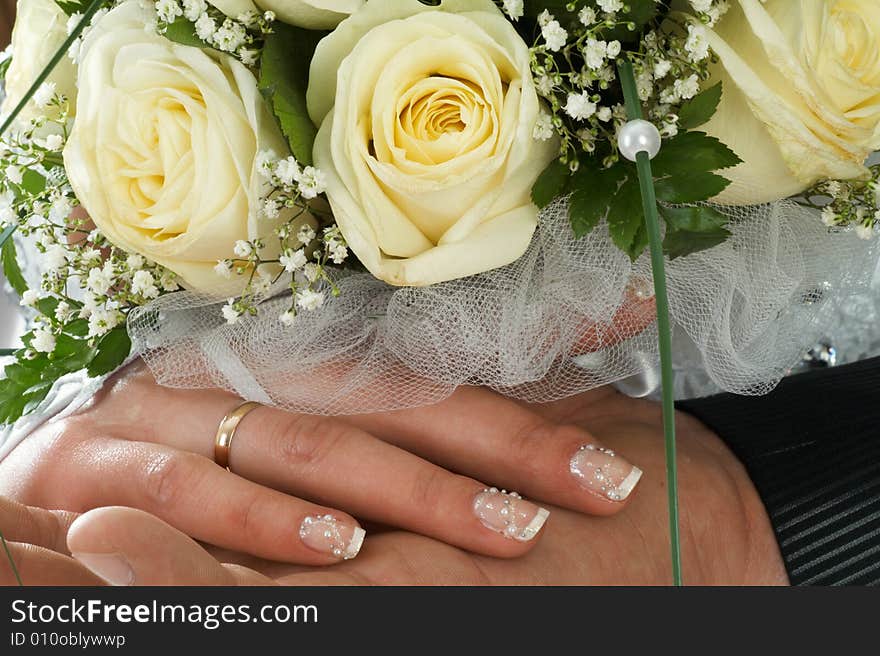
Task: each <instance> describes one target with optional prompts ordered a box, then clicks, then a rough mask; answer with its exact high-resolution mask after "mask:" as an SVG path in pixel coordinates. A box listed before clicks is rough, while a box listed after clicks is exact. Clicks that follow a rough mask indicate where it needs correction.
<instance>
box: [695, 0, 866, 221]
mask: <svg viewBox="0 0 880 656" xmlns="http://www.w3.org/2000/svg"><path fill="white" fill-rule="evenodd" d="M709 42H710V44H711V46H712V49H713V50H714V51H715V52H716V53H717V54H718V56H719V57H720V59H721V65H720V66H719V67H718V69H717V70H716V73H717V75H716V77H717V78H718V79H721V80H722V81H723V82H724V98H723V99H722V101H721V105H720V107H719V109H718V113H717V114H716V116H715V117H714V118H713V119H712V121H711V122H710V123H709V124H708V125H707V126H706V128H705V129H706V131H707V132H709V133H710V134H712V135H714V136H717V137H718V138H720V139H721V140H722V141H724V142H725V143H726V144H727V145H729V146H730V147H731V148H733V150H734V151H736V153H737V154H738V155H739V156H740V157H741V158H742V159H743V160H744V163H743V164H741V165H740V166H738V167H737V168H735V169H731V170H729V171H725V172H724V175H725V177H729V178H731V179H732V180H733V184H731V186H730V187H729V188H728V189H727V190H726V191H725V192H724V193H723V194H722V195H721V196H720V197H719V198H718V199H717V200H718V201H719V202H722V203H730V204H752V203H761V202H766V201H771V200H777V199H780V198H785V197H788V196H791V195H795V194H798V193H800V192H802V191H804V190H805V189H807V188H808V187H810V186H811V185H812V184H814V183H815V182H817V181H819V180H822V179H826V178H827V179H840V180H845V179H855V178H862V177H865V176H866V175H867V174H868V171H867V169H866V168H865V160H866V159H867V157H868V155H869V154H870V153H871V152H873V151H875V150H877V149H878V148H880V2H878V1H877V0H766V1H765V2H761V1H760V0H736V1H734V2H731V9H730V13H729V14H727V16H725V17H724V18H723V19H721V21H720V22H719V23H718V25H717V26H716V28H715V29H714V30H710V31H709Z"/></svg>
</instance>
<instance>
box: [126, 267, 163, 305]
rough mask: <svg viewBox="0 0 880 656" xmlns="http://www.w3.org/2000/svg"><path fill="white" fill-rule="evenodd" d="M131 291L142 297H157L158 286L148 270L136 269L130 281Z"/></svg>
mask: <svg viewBox="0 0 880 656" xmlns="http://www.w3.org/2000/svg"><path fill="white" fill-rule="evenodd" d="M131 293H132V294H135V295H137V296H141V297H143V298H147V299H152V298H158V297H159V288H158V287H156V280H155V279H154V278H153V274H152V273H150V272H149V271H143V270H141V271H136V272H135V274H134V277H133V278H132V281H131Z"/></svg>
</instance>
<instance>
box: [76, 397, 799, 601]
mask: <svg viewBox="0 0 880 656" xmlns="http://www.w3.org/2000/svg"><path fill="white" fill-rule="evenodd" d="M540 410H541V411H542V412H543V413H545V414H546V415H548V416H550V417H555V418H561V417H567V418H569V419H573V420H576V421H582V420H585V419H589V421H590V424H591V426H597V428H596V429H595V430H596V432H597V433H598V434H600V435H602V436H603V437H604V438H605V439H606V440H607V442H608V444H610V445H611V446H613V447H616V448H625V449H627V451H628V452H630V453H633V454H635V455H636V456H637V457H638V458H639V461H640V462H644V463H645V464H646V469H645V471H646V475H645V480H644V483H643V484H642V486H641V490H640V493H639V494H638V495H637V496H635V497H634V498H633V500H632V503H631V504H630V506H629V508H628V509H627V511H626V512H625V513H620V514H618V515H615V516H613V517H606V518H596V517H588V516H585V515H583V514H581V513H576V512H570V511H566V510H562V509H554V510H553V519H552V520H551V521H550V522H549V523H548V524H547V528H546V530H545V531H544V536H543V539H542V540H541V541H540V543H538V544H537V545H536V547H535V548H534V549H533V550H532V551H531V552H529V553H528V554H526V555H524V556H523V557H522V558H518V559H498V558H491V557H486V556H484V555H479V554H474V553H471V552H467V551H464V550H461V549H458V548H455V547H452V546H450V545H448V544H443V543H441V542H438V541H436V540H433V539H430V538H427V537H424V536H421V535H415V534H412V533H406V532H401V531H392V532H385V533H382V534H379V535H376V536H375V537H373V539H372V540H371V541H370V542H369V543H368V544H367V545H366V547H365V549H364V551H363V553H362V554H361V555H360V557H359V558H357V559H356V560H354V561H351V562H347V563H342V564H339V565H335V566H333V567H328V568H302V567H294V568H291V567H290V566H289V565H282V564H277V563H268V562H262V561H259V560H257V559H253V558H246V557H243V556H241V555H240V554H230V553H218V552H216V551H215V552H214V553H213V554H212V553H208V552H207V551H205V550H204V549H203V548H202V547H200V546H199V545H198V544H196V543H195V542H193V541H192V540H191V539H190V538H188V537H187V536H186V535H184V534H182V533H180V532H179V531H176V530H174V529H172V528H170V527H168V526H167V525H164V524H163V523H162V522H160V521H159V520H157V519H155V518H153V517H150V516H148V515H145V514H144V513H141V512H138V511H134V510H130V509H120V508H113V509H103V510H97V511H93V512H90V513H88V514H86V515H85V516H84V517H82V518H81V519H80V520H78V521H77V522H76V523H75V524H74V527H73V529H72V530H71V534H70V537H69V539H68V542H69V545H70V548H71V549H72V550H73V551H74V552H77V553H81V552H84V553H88V554H92V555H91V556H89V557H88V559H86V560H85V561H84V562H87V563H92V564H93V566H94V568H95V572H96V573H97V574H99V575H100V576H102V577H104V578H107V579H108V580H110V581H112V582H114V583H117V584H138V585H229V584H232V583H236V582H244V583H249V584H261V583H270V582H274V583H280V584H289V585H350V584H409V585H413V584H433V585H456V584H460V585H482V584H492V585H511V584H536V585H584V584H631V585H636V584H639V585H641V584H666V583H669V582H670V580H671V574H670V571H671V570H670V563H669V537H668V525H667V512H666V487H665V480H664V475H663V471H664V455H663V442H662V430H661V428H660V426H661V424H660V421H659V419H660V416H659V410H658V409H657V408H656V406H654V404H650V403H645V402H640V401H633V400H631V399H626V398H624V397H621V396H619V395H617V394H614V393H612V392H607V391H602V392H597V393H592V394H588V395H584V396H582V397H581V398H580V399H578V400H577V401H572V402H566V403H563V404H555V405H553V406H543V407H541V408H540ZM678 423H679V426H678V428H679V449H680V460H679V476H680V487H681V503H682V511H683V512H682V517H681V519H682V525H681V528H682V552H683V554H682V555H683V560H684V579H685V582H686V583H688V584H692V585H696V584H727V585H746V584H748V585H770V584H785V583H786V581H787V579H786V574H785V569H784V567H783V565H782V560H781V557H780V555H779V550H778V547H777V546H776V541H775V539H774V536H773V531H772V529H771V527H770V524H769V521H768V519H767V516H766V513H765V511H764V508H763V506H762V504H761V502H760V500H759V499H758V496H757V494H756V492H755V490H754V488H753V486H752V485H751V482H750V481H749V479H748V477H747V476H746V474H745V472H744V471H743V469H742V467H741V466H740V465H739V463H738V462H737V461H736V460H735V458H734V457H733V456H732V455H731V453H730V452H729V451H728V450H727V449H726V448H725V447H724V445H723V444H722V443H721V441H720V440H719V439H718V438H717V437H716V436H715V435H713V434H711V433H710V432H709V431H708V430H706V429H705V428H704V427H703V426H702V425H701V424H699V423H698V422H696V421H695V420H693V419H691V418H689V417H685V416H681V417H680V418H679V422H678ZM224 560H225V561H235V562H237V563H238V566H230V565H223V564H221V562H220V561H224Z"/></svg>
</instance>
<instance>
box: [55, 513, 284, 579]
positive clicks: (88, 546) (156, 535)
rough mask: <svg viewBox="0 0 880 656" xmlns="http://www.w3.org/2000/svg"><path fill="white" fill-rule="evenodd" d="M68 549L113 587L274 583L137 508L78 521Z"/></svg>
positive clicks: (73, 528)
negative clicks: (218, 557) (228, 562)
mask: <svg viewBox="0 0 880 656" xmlns="http://www.w3.org/2000/svg"><path fill="white" fill-rule="evenodd" d="M68 547H69V548H70V551H71V553H72V554H73V555H74V558H76V559H77V560H78V561H79V562H81V563H82V564H83V565H84V566H85V567H87V568H88V569H89V570H91V571H92V572H93V573H94V574H95V575H97V576H99V577H100V578H101V579H103V580H105V581H107V582H108V583H110V584H112V585H271V584H272V581H271V580H270V579H268V578H266V577H265V576H263V575H261V574H258V573H257V572H254V571H253V570H249V569H247V568H245V567H240V566H237V565H233V566H229V567H227V566H224V565H222V564H221V563H219V562H218V561H216V560H215V559H214V558H213V557H212V556H211V555H210V554H209V553H208V552H207V551H205V550H204V549H203V548H202V547H200V546H199V545H198V544H197V543H196V542H195V541H194V540H192V539H191V538H190V537H188V536H187V535H185V534H184V533H181V532H180V531H178V530H177V529H175V528H172V527H171V526H169V525H168V524H166V523H165V522H163V521H161V520H159V519H158V518H156V517H154V516H152V515H150V514H148V513H145V512H142V511H140V510H134V509H132V508H99V509H97V510H92V511H90V512H87V513H85V514H84V515H83V516H82V517H80V518H79V519H77V520H76V521H75V522H74V523H73V526H71V528H70V532H69V534H68Z"/></svg>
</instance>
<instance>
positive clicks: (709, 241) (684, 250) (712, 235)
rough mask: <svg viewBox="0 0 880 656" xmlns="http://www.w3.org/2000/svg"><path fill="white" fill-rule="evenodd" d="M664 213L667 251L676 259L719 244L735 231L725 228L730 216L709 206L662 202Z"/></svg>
mask: <svg viewBox="0 0 880 656" xmlns="http://www.w3.org/2000/svg"><path fill="white" fill-rule="evenodd" d="M660 214H661V216H663V220H664V221H665V222H666V238H665V239H664V240H663V251H664V252H665V253H666V255H667V256H669V257H670V258H671V259H673V260H674V259H676V258H679V257H684V256H685V255H690V254H692V253H698V252H700V251H704V250H707V249H709V248H713V247H715V246H718V245H719V244H722V243H724V242H725V241H726V240H727V238H728V237H730V234H731V233H730V231H729V230H728V229H727V228H726V227H725V226H726V225H727V217H726V216H725V215H724V214H722V213H721V212H719V211H718V210H716V209H714V208H712V207H709V206H705V205H701V206H698V207H666V206H662V205H661V206H660Z"/></svg>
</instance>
